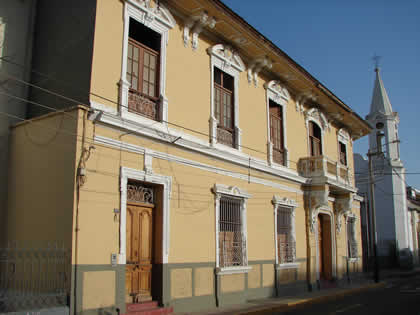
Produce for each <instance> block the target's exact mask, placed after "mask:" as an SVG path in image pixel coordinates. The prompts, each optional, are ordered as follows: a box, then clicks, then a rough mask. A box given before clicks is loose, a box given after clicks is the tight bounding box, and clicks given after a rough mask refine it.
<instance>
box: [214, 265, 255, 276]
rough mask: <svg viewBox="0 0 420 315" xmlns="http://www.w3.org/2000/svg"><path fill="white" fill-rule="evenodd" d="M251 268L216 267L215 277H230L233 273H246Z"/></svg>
mask: <svg viewBox="0 0 420 315" xmlns="http://www.w3.org/2000/svg"><path fill="white" fill-rule="evenodd" d="M251 269H252V267H249V266H238V267H217V268H216V274H217V275H231V274H235V273H248V272H249V271H250V270H251Z"/></svg>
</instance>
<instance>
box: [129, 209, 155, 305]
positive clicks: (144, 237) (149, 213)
mask: <svg viewBox="0 0 420 315" xmlns="http://www.w3.org/2000/svg"><path fill="white" fill-rule="evenodd" d="M126 237H127V265H126V300H127V302H131V303H133V302H142V301H148V300H151V299H152V297H151V285H152V244H153V239H152V238H153V208H152V207H144V206H136V205H127V236H126Z"/></svg>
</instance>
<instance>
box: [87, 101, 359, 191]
mask: <svg viewBox="0 0 420 315" xmlns="http://www.w3.org/2000/svg"><path fill="white" fill-rule="evenodd" d="M94 104H95V103H94V102H92V107H93V109H95V110H94V112H93V113H92V115H90V116H89V119H93V120H95V122H96V123H98V124H102V125H105V126H111V127H113V128H118V129H120V130H123V131H126V132H128V133H130V134H133V135H137V136H146V137H148V138H151V139H154V140H157V141H162V142H164V143H168V144H169V143H172V142H173V141H174V140H176V139H178V140H177V141H176V144H174V145H176V146H178V147H181V148H184V149H187V150H191V151H192V152H198V153H201V154H204V155H205V156H208V157H211V158H217V159H220V160H223V161H227V162H230V163H234V164H236V165H240V166H243V167H247V168H248V167H251V169H254V170H257V171H262V172H265V173H267V174H270V175H273V176H278V177H279V178H282V179H286V180H290V181H292V182H294V183H299V184H307V183H310V182H311V179H310V178H305V177H303V176H300V175H299V174H298V172H297V171H295V170H293V169H290V168H287V167H284V166H280V165H277V164H273V165H269V164H268V162H267V160H262V159H258V158H255V157H253V158H252V159H251V161H250V160H249V155H246V154H244V153H242V152H240V151H238V150H236V149H234V148H229V147H228V146H225V145H222V144H216V145H211V144H210V143H209V142H206V141H204V140H202V139H200V138H197V137H195V136H193V135H190V134H188V133H185V132H182V131H180V130H177V129H172V128H170V127H169V126H164V125H163V124H161V123H158V122H156V121H153V120H150V119H146V118H143V120H141V121H142V122H141V123H139V122H134V121H131V120H129V119H123V118H121V117H120V116H118V115H113V114H109V113H108V112H110V111H111V110H112V108H110V107H108V108H109V109H108V110H106V111H101V110H96V108H95V105H94ZM101 107H107V106H105V105H101ZM95 141H100V142H102V141H104V143H105V144H108V145H110V146H112V147H116V148H120V146H122V147H123V148H125V149H126V150H129V151H132V152H137V153H141V154H143V149H144V148H143V147H139V146H135V145H131V144H128V143H124V142H121V141H117V140H114V139H110V138H107V137H101V136H96V137H95ZM211 169H214V167H212V168H211ZM225 173H226V174H227V175H230V174H232V172H229V171H226V172H225ZM238 178H239V177H238ZM241 179H246V180H248V176H245V175H244V176H243V178H242V177H241ZM251 181H252V182H255V183H257V182H259V179H258V178H256V177H251ZM260 183H261V184H263V185H267V186H270V187H276V188H279V189H282V190H286V191H291V192H294V193H297V194H303V192H302V190H299V189H293V188H290V187H287V186H285V185H281V184H278V183H274V182H271V181H268V180H262V179H261V182H260ZM327 183H331V184H333V185H335V186H338V187H340V188H342V189H343V190H346V191H349V192H356V188H355V187H354V186H349V185H347V184H346V183H341V182H339V181H330V179H329V180H328V181H327Z"/></svg>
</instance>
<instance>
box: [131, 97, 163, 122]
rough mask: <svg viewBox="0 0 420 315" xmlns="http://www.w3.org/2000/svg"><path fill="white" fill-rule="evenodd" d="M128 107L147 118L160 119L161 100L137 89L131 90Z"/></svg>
mask: <svg viewBox="0 0 420 315" xmlns="http://www.w3.org/2000/svg"><path fill="white" fill-rule="evenodd" d="M128 109H129V110H130V111H132V112H134V113H136V114H139V115H142V116H145V117H147V118H150V119H153V120H159V101H154V100H152V99H150V98H148V97H145V96H144V95H142V94H140V93H138V92H137V91H133V90H130V91H129V93H128Z"/></svg>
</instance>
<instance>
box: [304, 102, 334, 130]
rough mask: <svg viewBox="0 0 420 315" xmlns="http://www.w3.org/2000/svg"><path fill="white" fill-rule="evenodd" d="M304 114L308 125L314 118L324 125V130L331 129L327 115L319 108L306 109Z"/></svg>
mask: <svg viewBox="0 0 420 315" xmlns="http://www.w3.org/2000/svg"><path fill="white" fill-rule="evenodd" d="M304 114H305V121H306V125H308V121H309V120H313V121H315V122H317V123H318V124H319V125H320V126H321V127H322V129H323V130H329V129H330V124H329V122H328V119H327V117H326V116H325V115H324V113H323V112H322V111H320V110H319V109H318V108H316V107H312V108H311V109H308V110H306V111H305V113H304Z"/></svg>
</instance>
